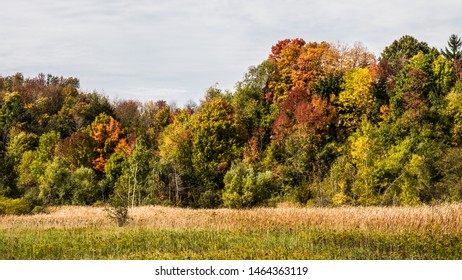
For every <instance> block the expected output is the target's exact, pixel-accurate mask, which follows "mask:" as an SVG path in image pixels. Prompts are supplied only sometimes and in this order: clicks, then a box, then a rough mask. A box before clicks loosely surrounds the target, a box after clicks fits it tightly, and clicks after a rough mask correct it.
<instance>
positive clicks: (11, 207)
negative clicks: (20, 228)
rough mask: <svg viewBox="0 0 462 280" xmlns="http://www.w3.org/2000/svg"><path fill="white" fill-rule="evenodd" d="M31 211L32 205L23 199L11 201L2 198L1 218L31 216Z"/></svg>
mask: <svg viewBox="0 0 462 280" xmlns="http://www.w3.org/2000/svg"><path fill="white" fill-rule="evenodd" d="M31 210H32V208H31V204H30V203H29V202H28V201H26V200H24V199H22V198H16V199H11V198H5V197H1V196H0V216H1V215H24V214H30V212H31Z"/></svg>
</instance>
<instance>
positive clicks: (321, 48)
mask: <svg viewBox="0 0 462 280" xmlns="http://www.w3.org/2000/svg"><path fill="white" fill-rule="evenodd" d="M460 41H461V40H460V38H459V36H458V35H455V34H453V35H451V36H450V38H449V41H448V46H447V48H445V49H444V50H441V52H439V51H438V50H437V49H436V48H432V47H431V46H429V45H428V44H427V43H425V42H421V41H419V40H417V39H416V38H414V37H412V36H409V35H406V36H403V37H401V38H399V39H397V40H395V41H393V42H392V43H391V44H390V45H389V46H387V47H386V48H385V49H384V50H383V51H382V53H381V55H380V58H379V59H376V58H375V57H374V55H373V54H372V53H370V52H369V51H368V50H367V48H366V47H365V46H364V45H362V44H361V43H355V44H354V45H351V46H350V45H347V44H342V43H329V42H324V41H322V42H316V41H305V40H304V39H301V38H296V39H284V40H281V41H278V42H277V43H276V44H275V45H274V46H273V47H272V48H271V51H270V54H269V56H268V58H267V59H266V60H264V61H263V62H261V63H260V64H258V65H257V66H252V67H249V69H248V71H247V73H246V74H245V75H244V77H243V78H242V80H241V81H239V82H237V83H236V86H235V89H234V90H233V91H229V90H222V89H220V88H218V85H217V84H215V85H213V86H211V87H210V88H208V89H207V90H206V91H205V93H204V97H203V99H202V100H201V101H200V104H199V105H198V106H196V105H195V104H193V103H191V102H190V103H188V104H187V105H185V106H184V107H183V108H178V107H176V106H173V105H169V104H168V103H167V102H165V101H163V100H157V101H148V102H146V103H144V104H143V103H141V102H139V101H136V100H116V101H112V102H111V101H110V100H109V99H108V98H107V97H105V96H103V95H101V94H99V93H97V92H84V91H83V90H81V89H80V88H79V86H80V82H79V80H78V79H76V78H73V77H69V78H64V77H57V76H53V75H45V74H39V75H38V76H36V77H32V78H27V77H24V76H23V75H22V74H21V73H17V74H15V75H12V76H5V77H3V76H0V161H1V162H2V164H1V165H0V196H2V197H5V198H6V199H20V200H21V201H26V202H27V203H28V205H30V207H31V208H34V207H39V208H37V209H40V207H42V208H43V207H46V206H49V205H65V204H77V205H89V204H100V203H103V204H104V203H107V202H108V201H109V200H111V199H115V198H117V197H119V196H121V197H122V200H123V201H124V207H129V208H134V207H135V206H138V205H147V204H160V205H175V206H180V207H194V208H196V207H207V208H209V207H222V206H225V207H236V208H239V207H255V206H260V205H269V204H271V203H270V201H273V202H274V201H276V200H287V201H289V202H290V203H293V202H294V203H295V204H300V205H310V206H330V205H333V206H345V205H418V204H422V203H424V204H425V203H440V202H446V201H460V199H461V193H460V186H459V185H460V184H459V183H460V182H459V181H460V180H459V179H458V178H459V177H460V174H459V173H460V172H459V170H458V169H459V167H458V164H457V162H458V159H459V157H460V155H459V152H460V151H459V149H460V147H461V145H462V103H461V101H460V100H462V97H461V96H460V95H461V94H462V82H461V73H462V72H461V62H460V52H461V50H460V48H461V46H460V45H461V44H460ZM262 190H265V191H262ZM119 198H120V197H119Z"/></svg>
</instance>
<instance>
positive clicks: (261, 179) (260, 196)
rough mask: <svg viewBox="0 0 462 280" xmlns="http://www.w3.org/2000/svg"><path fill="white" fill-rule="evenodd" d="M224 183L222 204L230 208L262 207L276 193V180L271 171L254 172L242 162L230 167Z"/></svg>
mask: <svg viewBox="0 0 462 280" xmlns="http://www.w3.org/2000/svg"><path fill="white" fill-rule="evenodd" d="M224 183H225V187H224V190H223V195H222V199H223V204H224V206H226V207H230V208H243V207H252V206H256V205H264V204H265V203H266V202H267V200H268V199H269V198H271V197H272V196H273V195H274V194H275V193H276V191H277V182H276V178H275V175H274V174H273V173H272V172H271V171H267V172H255V171H254V170H253V168H252V167H251V166H250V165H248V164H246V163H244V162H242V163H238V164H235V165H233V166H232V167H231V169H230V170H229V171H228V172H227V173H226V175H225V178H224Z"/></svg>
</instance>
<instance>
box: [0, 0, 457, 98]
mask: <svg viewBox="0 0 462 280" xmlns="http://www.w3.org/2000/svg"><path fill="white" fill-rule="evenodd" d="M2 2H3V3H2V5H1V6H0V7H1V8H0V75H1V76H7V75H13V74H15V73H17V72H21V73H23V74H24V76H25V77H35V76H36V75H37V74H39V73H44V74H52V75H55V76H64V77H76V78H78V79H79V80H80V86H81V90H82V91H85V92H93V91H97V92H99V93H101V94H103V95H105V96H109V97H110V99H111V100H113V101H114V100H121V99H134V100H139V101H141V102H146V101H149V100H154V101H155V100H160V99H162V100H165V101H167V102H169V103H171V104H176V105H177V106H183V105H184V104H186V103H187V102H189V101H194V102H196V103H197V102H198V101H199V100H200V99H201V98H202V97H203V96H204V93H205V91H206V90H207V88H209V87H210V86H213V85H215V84H217V87H218V88H220V89H227V90H230V91H233V89H234V85H235V84H236V82H238V81H239V80H242V78H243V76H244V74H245V73H246V72H247V69H248V68H249V67H250V66H254V65H258V64H260V63H261V62H262V61H263V60H265V59H266V58H267V57H268V55H269V53H270V51H271V46H272V45H274V44H276V43H277V41H278V40H283V39H285V38H303V39H304V40H305V41H307V42H312V41H318V42H320V41H327V42H332V43H337V42H341V43H347V44H350V45H353V44H354V43H355V42H362V43H363V44H364V45H365V46H366V47H367V48H368V49H369V51H371V52H373V53H374V54H376V56H379V55H380V53H381V51H382V50H383V49H384V48H385V47H386V46H388V45H390V44H391V43H392V42H393V41H394V40H396V39H399V38H400V37H401V36H403V35H412V36H414V37H415V38H417V39H418V40H420V41H425V42H427V43H428V44H429V45H430V46H434V47H437V48H438V49H441V48H443V47H445V46H446V45H447V40H448V38H449V36H450V35H451V34H458V35H460V36H462V17H461V16H460V11H461V10H462V1H457V0H438V1H434V0H431V1H429V0H420V1H403V0H369V1H365V0H344V1H341V0H280V1H269V0H220V1H218V0H207V1H205V0H30V1H26V0H14V1H2Z"/></svg>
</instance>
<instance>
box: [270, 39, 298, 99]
mask: <svg viewBox="0 0 462 280" xmlns="http://www.w3.org/2000/svg"><path fill="white" fill-rule="evenodd" d="M304 45H305V41H304V40H303V39H299V38H297V39H292V40H290V39H285V40H282V41H278V43H277V44H276V45H274V46H273V47H272V48H271V54H270V56H269V61H271V62H272V63H274V64H275V68H276V71H275V73H274V76H273V77H272V79H271V80H270V82H269V84H268V91H269V92H268V96H267V99H268V100H271V101H272V102H273V103H275V104H279V103H280V102H282V101H283V100H284V99H285V97H286V96H287V93H288V92H289V91H290V90H291V89H292V87H293V86H294V84H293V81H292V71H293V69H294V66H295V65H296V63H297V60H298V58H299V56H300V53H301V51H302V47H303V46H304Z"/></svg>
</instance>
